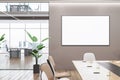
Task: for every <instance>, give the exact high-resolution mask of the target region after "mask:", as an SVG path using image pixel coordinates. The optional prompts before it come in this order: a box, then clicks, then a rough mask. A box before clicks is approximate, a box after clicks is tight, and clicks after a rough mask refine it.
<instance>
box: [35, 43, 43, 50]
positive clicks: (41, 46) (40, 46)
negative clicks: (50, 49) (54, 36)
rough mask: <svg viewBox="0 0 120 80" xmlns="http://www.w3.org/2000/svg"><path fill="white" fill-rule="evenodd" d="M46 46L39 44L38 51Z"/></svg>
mask: <svg viewBox="0 0 120 80" xmlns="http://www.w3.org/2000/svg"><path fill="white" fill-rule="evenodd" d="M44 47H45V46H44V45H43V44H39V45H38V46H37V49H38V50H41V49H43V48H44Z"/></svg>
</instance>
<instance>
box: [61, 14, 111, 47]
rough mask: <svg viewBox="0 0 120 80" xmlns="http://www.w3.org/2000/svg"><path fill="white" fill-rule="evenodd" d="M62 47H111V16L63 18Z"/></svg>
mask: <svg viewBox="0 0 120 80" xmlns="http://www.w3.org/2000/svg"><path fill="white" fill-rule="evenodd" d="M62 45H109V16H62Z"/></svg>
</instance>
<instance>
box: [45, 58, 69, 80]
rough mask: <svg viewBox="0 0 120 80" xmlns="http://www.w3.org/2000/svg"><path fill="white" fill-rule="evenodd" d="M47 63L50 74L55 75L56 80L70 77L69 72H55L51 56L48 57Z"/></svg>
mask: <svg viewBox="0 0 120 80" xmlns="http://www.w3.org/2000/svg"><path fill="white" fill-rule="evenodd" d="M47 62H48V64H49V65H50V67H51V70H52V72H53V74H54V75H55V77H56V78H58V79H60V78H63V77H70V76H71V75H70V73H69V72H57V71H56V70H55V62H54V59H53V58H52V56H48V60H47Z"/></svg>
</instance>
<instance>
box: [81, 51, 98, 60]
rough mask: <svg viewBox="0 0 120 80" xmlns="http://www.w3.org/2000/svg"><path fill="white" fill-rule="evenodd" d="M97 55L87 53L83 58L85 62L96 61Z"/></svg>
mask: <svg viewBox="0 0 120 80" xmlns="http://www.w3.org/2000/svg"><path fill="white" fill-rule="evenodd" d="M95 60H96V58H95V55H94V53H85V54H84V56H83V61H95Z"/></svg>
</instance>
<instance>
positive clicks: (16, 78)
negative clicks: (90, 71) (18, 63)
mask: <svg viewBox="0 0 120 80" xmlns="http://www.w3.org/2000/svg"><path fill="white" fill-rule="evenodd" d="M70 73H71V77H70V78H69V79H70V80H82V79H81V78H80V76H79V74H78V72H76V71H75V70H70ZM0 80H41V79H40V75H39V74H33V71H32V70H0Z"/></svg>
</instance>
